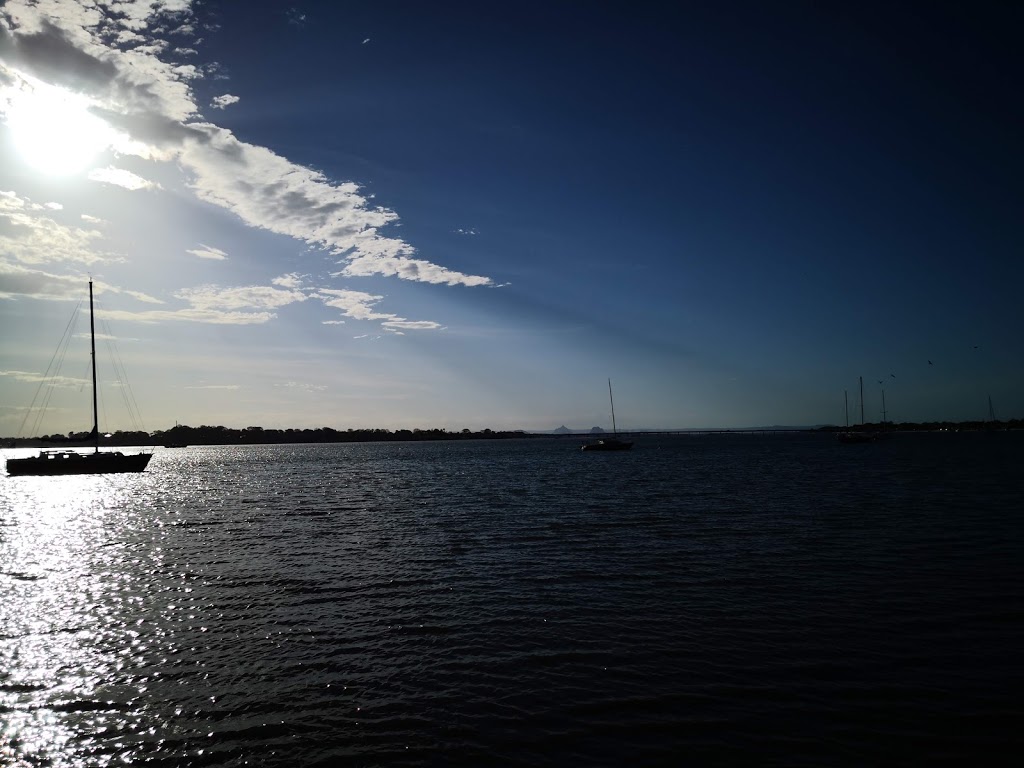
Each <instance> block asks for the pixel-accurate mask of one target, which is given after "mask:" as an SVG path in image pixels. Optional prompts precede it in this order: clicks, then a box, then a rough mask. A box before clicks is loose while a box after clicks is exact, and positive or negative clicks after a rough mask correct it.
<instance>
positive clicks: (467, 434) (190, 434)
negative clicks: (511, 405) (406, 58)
mask: <svg viewBox="0 0 1024 768" xmlns="http://www.w3.org/2000/svg"><path fill="white" fill-rule="evenodd" d="M108 434H109V437H108V436H107V435H106V434H101V435H100V445H168V444H174V445H246V444H263V443H368V442H382V441H386V440H480V439H510V438H518V437H535V435H530V434H528V433H526V432H524V431H522V430H514V431H501V430H493V429H482V430H480V431H477V432H474V431H473V430H470V429H463V430H462V431H460V432H449V431H448V430H446V429H441V428H435V429H397V430H394V431H392V430H389V429H346V430H338V429H332V428H331V427H319V428H318V429H265V428H264V427H246V428H245V429H234V428H231V427H223V426H208V425H206V424H204V425H202V426H199V427H189V426H185V425H182V424H179V425H177V426H174V427H171V428H170V429H166V430H157V431H155V432H143V431H122V430H118V431H116V432H113V433H108ZM10 440H11V439H10V438H7V439H6V440H5V442H10ZM91 443H92V439H91V437H90V433H89V432H69V433H68V434H66V435H60V434H54V435H43V436H41V437H36V438H29V439H24V440H18V441H17V444H18V445H21V446H35V445H44V444H63V445H86V444H91Z"/></svg>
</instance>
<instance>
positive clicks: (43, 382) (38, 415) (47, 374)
mask: <svg viewBox="0 0 1024 768" xmlns="http://www.w3.org/2000/svg"><path fill="white" fill-rule="evenodd" d="M81 309H82V302H81V301H79V302H78V305H77V306H76V307H75V309H74V311H73V312H72V313H71V317H70V318H69V319H68V323H67V325H66V326H65V327H64V335H63V336H61V339H60V341H59V342H58V343H57V348H56V349H55V350H54V351H53V355H52V356H51V357H50V362H49V364H48V365H47V366H46V370H45V371H44V372H43V376H42V378H41V379H40V380H39V386H38V387H36V392H35V395H33V397H32V402H31V403H30V404H29V406H28V410H26V411H25V418H23V419H22V421H21V426H20V427H19V428H18V437H29V435H26V434H25V432H24V430H25V425H26V423H27V422H28V419H29V417H30V416H33V415H34V416H35V420H34V421H33V423H32V430H31V431H32V432H35V437H38V436H39V427H40V424H41V423H42V420H43V417H44V416H45V415H46V409H47V407H48V406H49V403H50V397H51V396H52V395H53V389H54V383H53V379H54V378H56V377H57V374H58V373H60V369H61V366H62V365H63V364H64V357H65V355H66V354H67V350H68V345H69V344H70V343H71V338H72V336H73V333H74V328H75V325H76V323H77V321H78V316H79V314H80V312H81ZM55 362H56V368H54V363H55ZM43 387H46V392H45V394H44V395H43V399H42V401H41V402H40V404H39V405H38V406H37V405H36V402H37V401H38V400H39V395H40V393H41V392H42V391H43Z"/></svg>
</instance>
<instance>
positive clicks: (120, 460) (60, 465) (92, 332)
mask: <svg viewBox="0 0 1024 768" xmlns="http://www.w3.org/2000/svg"><path fill="white" fill-rule="evenodd" d="M89 343H90V348H91V351H92V432H91V433H90V435H89V436H90V437H91V438H92V440H93V452H92V453H79V452H77V451H69V450H49V451H40V452H39V455H38V456H30V457H28V458H25V459H8V460H7V474H8V475H106V474H112V473H121V472H141V471H142V470H144V469H145V468H146V465H147V464H149V460H150V459H151V458H153V454H152V453H134V454H123V453H121V452H120V451H101V450H100V428H99V409H98V407H97V390H96V319H95V316H94V311H93V301H92V280H90V281H89Z"/></svg>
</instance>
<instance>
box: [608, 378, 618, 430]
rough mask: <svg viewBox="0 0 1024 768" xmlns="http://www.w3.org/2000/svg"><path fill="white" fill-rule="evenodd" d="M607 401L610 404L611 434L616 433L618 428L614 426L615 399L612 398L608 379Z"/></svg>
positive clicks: (610, 384) (610, 382) (610, 381)
mask: <svg viewBox="0 0 1024 768" xmlns="http://www.w3.org/2000/svg"><path fill="white" fill-rule="evenodd" d="M608 402H609V403H611V405H612V434H613V435H617V434H618V433H619V430H617V429H616V428H615V400H614V399H612V380H611V379H608Z"/></svg>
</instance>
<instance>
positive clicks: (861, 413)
mask: <svg viewBox="0 0 1024 768" xmlns="http://www.w3.org/2000/svg"><path fill="white" fill-rule="evenodd" d="M857 381H858V382H859V383H860V423H861V426H863V425H864V377H863V376H858V377H857Z"/></svg>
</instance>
